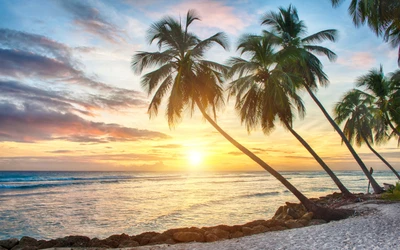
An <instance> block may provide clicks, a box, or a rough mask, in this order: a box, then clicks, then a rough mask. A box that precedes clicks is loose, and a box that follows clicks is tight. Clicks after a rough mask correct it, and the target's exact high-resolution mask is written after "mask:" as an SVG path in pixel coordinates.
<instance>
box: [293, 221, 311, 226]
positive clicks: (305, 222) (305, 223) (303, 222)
mask: <svg viewBox="0 0 400 250" xmlns="http://www.w3.org/2000/svg"><path fill="white" fill-rule="evenodd" d="M296 221H297V222H298V223H300V224H302V225H303V226H307V225H308V223H309V222H310V221H309V220H303V219H298V220H296Z"/></svg>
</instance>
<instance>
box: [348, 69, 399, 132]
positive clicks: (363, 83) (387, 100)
mask: <svg viewBox="0 0 400 250" xmlns="http://www.w3.org/2000/svg"><path fill="white" fill-rule="evenodd" d="M356 84H357V86H358V87H365V88H366V89H367V90H368V91H369V92H370V93H371V94H373V95H374V96H375V97H376V98H377V100H376V105H377V106H378V107H379V109H380V111H381V114H382V117H383V119H384V121H385V123H386V124H388V125H389V126H390V128H391V129H392V132H393V133H395V134H396V135H397V136H400V130H399V129H398V128H396V127H395V126H394V125H393V122H392V120H393V119H392V117H391V115H393V118H396V117H398V116H399V115H398V114H396V113H397V112H399V110H398V105H399V102H398V101H397V103H396V99H397V98H398V97H397V98H396V94H395V93H394V92H396V91H398V87H396V80H395V78H394V77H385V75H384V74H383V68H382V65H381V66H380V67H379V69H371V70H370V71H369V72H368V73H367V74H365V75H362V76H360V77H358V78H357V80H356Z"/></svg>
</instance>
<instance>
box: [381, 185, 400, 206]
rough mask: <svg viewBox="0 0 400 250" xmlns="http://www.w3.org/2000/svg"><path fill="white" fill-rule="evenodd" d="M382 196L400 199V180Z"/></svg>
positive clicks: (394, 199)
mask: <svg viewBox="0 0 400 250" xmlns="http://www.w3.org/2000/svg"><path fill="white" fill-rule="evenodd" d="M382 198H383V199H385V200H391V201H400V182H397V183H396V186H394V187H393V188H390V189H389V190H387V191H386V193H384V194H382Z"/></svg>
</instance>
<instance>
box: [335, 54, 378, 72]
mask: <svg viewBox="0 0 400 250" xmlns="http://www.w3.org/2000/svg"><path fill="white" fill-rule="evenodd" d="M337 63H339V64H341V65H344V66H348V67H350V68H353V69H369V68H371V67H372V66H374V65H375V64H376V60H375V58H374V56H373V55H372V54H371V53H369V52H354V53H350V55H349V56H347V57H346V58H344V57H339V58H338V60H337Z"/></svg>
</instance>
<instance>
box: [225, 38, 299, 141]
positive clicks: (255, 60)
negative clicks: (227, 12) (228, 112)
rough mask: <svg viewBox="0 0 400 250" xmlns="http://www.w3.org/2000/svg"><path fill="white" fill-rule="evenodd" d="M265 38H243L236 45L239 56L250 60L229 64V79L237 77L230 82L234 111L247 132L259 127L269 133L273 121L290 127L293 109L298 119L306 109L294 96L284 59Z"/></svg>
mask: <svg viewBox="0 0 400 250" xmlns="http://www.w3.org/2000/svg"><path fill="white" fill-rule="evenodd" d="M269 40H270V39H269V38H268V37H266V36H255V35H245V36H243V37H242V38H241V39H240V41H239V45H238V50H239V51H240V53H241V55H243V54H245V55H247V56H249V57H250V59H249V60H245V59H243V58H239V57H233V58H231V59H230V60H229V62H228V64H229V65H230V66H231V69H230V72H229V73H230V76H233V75H235V74H237V75H238V79H236V80H234V81H232V82H231V85H230V88H229V92H230V95H236V105H235V107H236V109H237V110H238V112H239V114H240V118H241V121H242V122H244V123H245V125H246V127H247V129H248V131H250V130H252V129H254V128H256V127H257V126H258V125H261V127H262V129H263V131H264V133H266V134H268V133H269V132H270V131H271V130H272V129H273V128H274V127H275V124H274V121H275V118H276V117H278V118H279V120H280V121H281V122H282V124H284V126H291V125H292V120H293V116H294V112H293V108H296V109H297V111H298V113H299V115H300V116H301V117H303V116H304V113H305V107H304V105H303V101H302V100H301V98H300V96H298V95H297V93H296V80H298V77H296V76H295V75H294V74H290V73H287V72H285V71H284V70H283V67H282V65H281V64H282V63H283V62H284V60H282V59H281V58H279V55H277V54H276V52H275V51H274V45H273V44H272V43H270V41H269Z"/></svg>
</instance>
